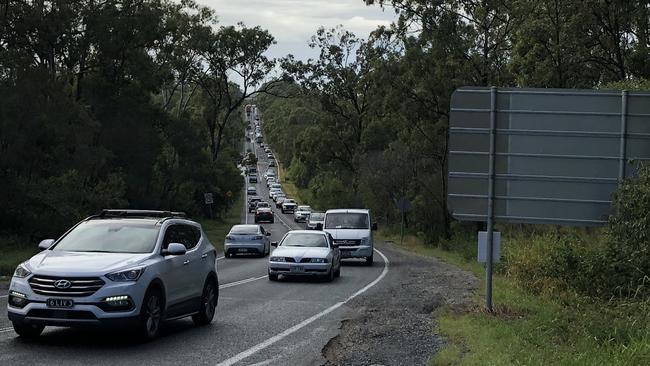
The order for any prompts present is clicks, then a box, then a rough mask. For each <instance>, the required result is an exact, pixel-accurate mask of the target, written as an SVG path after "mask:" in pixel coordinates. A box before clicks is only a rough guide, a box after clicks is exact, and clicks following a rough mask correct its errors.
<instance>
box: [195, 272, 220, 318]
mask: <svg viewBox="0 0 650 366" xmlns="http://www.w3.org/2000/svg"><path fill="white" fill-rule="evenodd" d="M218 301H219V288H218V287H217V285H216V283H215V281H214V280H213V279H209V280H208V282H206V283H205V287H203V295H201V309H200V310H199V313H198V314H196V315H192V320H193V321H194V324H195V325H208V324H210V323H211V322H212V319H214V314H215V313H216V310H217V303H218Z"/></svg>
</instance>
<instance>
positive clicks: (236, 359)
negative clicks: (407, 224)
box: [217, 249, 389, 366]
mask: <svg viewBox="0 0 650 366" xmlns="http://www.w3.org/2000/svg"><path fill="white" fill-rule="evenodd" d="M375 251H376V252H377V253H378V254H379V255H380V256H381V257H382V258H383V259H384V270H383V271H382V272H381V274H380V275H379V277H377V278H376V279H375V280H374V281H372V282H370V283H369V284H368V285H366V286H365V287H364V288H362V289H360V290H359V291H357V292H355V293H354V294H352V296H350V297H348V298H347V299H345V300H344V301H341V302H337V303H336V304H334V305H332V306H330V307H329V308H327V309H325V310H323V311H321V312H320V313H318V314H316V315H314V316H312V317H311V318H309V319H306V320H303V321H302V322H301V323H298V324H296V325H294V326H293V327H291V328H289V329H287V330H285V331H284V332H282V333H279V334H276V335H275V336H273V337H271V338H269V339H267V340H266V341H264V342H262V343H259V344H257V345H255V346H253V347H251V348H249V349H247V350H245V351H243V352H241V353H238V354H236V355H234V356H233V357H230V358H229V359H227V360H225V361H222V362H220V363H218V364H217V366H231V365H234V364H236V363H237V362H239V361H241V360H243V359H245V358H248V357H250V356H252V355H254V354H255V353H257V352H259V351H261V350H263V349H265V348H267V347H269V346H271V345H272V344H274V343H277V342H279V341H281V340H282V339H284V338H286V337H288V336H290V335H291V334H293V333H295V332H297V331H298V330H300V329H302V328H304V327H306V326H307V325H309V324H311V323H313V322H315V321H316V320H318V319H320V318H322V317H324V316H325V315H327V314H329V313H331V312H333V311H334V310H336V309H338V308H340V307H341V306H343V305H345V304H346V303H347V302H348V301H350V300H352V299H354V298H355V297H357V296H359V295H361V294H363V293H364V292H366V291H368V290H369V289H370V288H371V287H373V286H374V285H376V284H377V283H379V281H381V280H382V279H383V278H384V277H386V274H387V273H388V264H389V261H388V258H386V256H385V255H384V253H382V252H380V251H379V250H377V249H375Z"/></svg>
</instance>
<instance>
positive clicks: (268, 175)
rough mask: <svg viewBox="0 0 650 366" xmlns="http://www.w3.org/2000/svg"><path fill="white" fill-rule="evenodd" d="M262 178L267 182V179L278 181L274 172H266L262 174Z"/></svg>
mask: <svg viewBox="0 0 650 366" xmlns="http://www.w3.org/2000/svg"><path fill="white" fill-rule="evenodd" d="M264 178H266V179H267V180H268V179H269V178H273V179H275V180H278V178H277V176H276V174H275V172H266V173H264Z"/></svg>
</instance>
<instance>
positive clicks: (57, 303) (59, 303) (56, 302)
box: [47, 299, 74, 309]
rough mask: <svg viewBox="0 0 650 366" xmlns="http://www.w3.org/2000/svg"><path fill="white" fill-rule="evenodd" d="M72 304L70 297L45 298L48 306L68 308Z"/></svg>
mask: <svg viewBox="0 0 650 366" xmlns="http://www.w3.org/2000/svg"><path fill="white" fill-rule="evenodd" d="M73 306H74V301H72V300H70V299H47V307H48V308H58V309H69V308H71V307H73Z"/></svg>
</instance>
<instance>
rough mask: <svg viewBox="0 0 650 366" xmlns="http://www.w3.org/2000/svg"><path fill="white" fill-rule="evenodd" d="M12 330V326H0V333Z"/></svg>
mask: <svg viewBox="0 0 650 366" xmlns="http://www.w3.org/2000/svg"><path fill="white" fill-rule="evenodd" d="M13 331H14V328H13V327H8V328H0V333H7V332H13Z"/></svg>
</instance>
